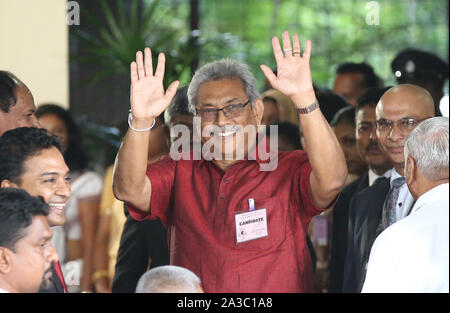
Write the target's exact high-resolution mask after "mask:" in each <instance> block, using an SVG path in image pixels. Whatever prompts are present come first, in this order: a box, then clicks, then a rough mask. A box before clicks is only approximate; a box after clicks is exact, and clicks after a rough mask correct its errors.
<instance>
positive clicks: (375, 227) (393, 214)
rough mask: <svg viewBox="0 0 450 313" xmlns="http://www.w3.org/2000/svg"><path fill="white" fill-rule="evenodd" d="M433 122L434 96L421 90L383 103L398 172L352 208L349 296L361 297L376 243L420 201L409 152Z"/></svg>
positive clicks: (382, 133) (399, 91) (399, 92)
mask: <svg viewBox="0 0 450 313" xmlns="http://www.w3.org/2000/svg"><path fill="white" fill-rule="evenodd" d="M433 116H434V103H433V98H432V97H431V95H430V94H429V93H428V91H426V90H425V89H423V88H421V87H418V86H415V85H409V84H403V85H399V86H395V87H392V88H390V89H389V90H388V91H386V92H385V93H384V94H383V96H382V97H381V99H380V101H379V102H378V104H377V107H376V117H377V122H376V123H377V136H378V143H379V146H380V149H381V150H382V152H383V153H385V154H386V155H387V156H388V158H389V159H390V160H391V162H392V164H393V166H394V168H393V170H392V174H391V177H390V178H389V179H388V178H385V177H382V178H379V179H377V181H376V182H375V183H374V184H373V186H371V187H368V188H366V189H364V190H363V191H361V192H359V193H357V194H356V195H355V196H354V197H353V198H352V200H351V202H350V209H349V225H348V241H347V255H346V260H345V268H344V285H343V292H360V291H361V288H362V284H363V282H364V279H365V273H366V266H367V261H368V258H369V253H370V249H371V247H372V244H373V242H374V241H375V239H376V237H377V236H378V235H379V234H380V233H381V232H382V231H383V230H384V229H386V228H387V227H389V226H390V225H392V224H393V223H395V222H396V221H398V220H400V219H402V218H404V217H405V216H407V215H408V214H409V212H410V210H411V208H412V206H413V202H414V200H413V198H412V196H411V194H410V192H409V190H408V186H407V185H406V183H405V179H404V177H403V174H404V163H405V160H404V151H403V147H404V144H405V140H406V137H407V136H408V134H409V133H410V132H411V131H412V130H413V129H414V128H415V127H416V126H417V125H418V124H419V123H420V122H421V121H423V120H425V119H427V118H430V117H433Z"/></svg>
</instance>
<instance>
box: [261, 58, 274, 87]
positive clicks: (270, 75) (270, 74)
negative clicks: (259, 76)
mask: <svg viewBox="0 0 450 313" xmlns="http://www.w3.org/2000/svg"><path fill="white" fill-rule="evenodd" d="M260 68H261V70H262V71H263V73H264V75H265V76H266V78H267V80H268V81H269V83H270V85H271V86H272V87H273V88H275V85H276V84H277V77H276V76H275V74H274V73H273V72H272V70H271V69H270V68H269V67H268V66H266V65H264V64H261V65H260Z"/></svg>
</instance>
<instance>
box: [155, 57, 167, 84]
mask: <svg viewBox="0 0 450 313" xmlns="http://www.w3.org/2000/svg"><path fill="white" fill-rule="evenodd" d="M165 67H166V57H165V55H164V53H160V54H159V55H158V65H157V66H156V72H155V77H156V78H158V79H160V80H163V79H164V71H165Z"/></svg>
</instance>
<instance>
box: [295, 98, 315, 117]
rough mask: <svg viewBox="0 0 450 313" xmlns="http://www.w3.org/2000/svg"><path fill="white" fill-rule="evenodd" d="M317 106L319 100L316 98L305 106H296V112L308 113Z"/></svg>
mask: <svg viewBox="0 0 450 313" xmlns="http://www.w3.org/2000/svg"><path fill="white" fill-rule="evenodd" d="M318 107H319V102H318V101H317V100H316V101H314V102H313V103H312V104H310V105H308V106H307V107H306V108H297V111H298V114H308V113H311V112H312V111H314V110H315V109H317V108H318Z"/></svg>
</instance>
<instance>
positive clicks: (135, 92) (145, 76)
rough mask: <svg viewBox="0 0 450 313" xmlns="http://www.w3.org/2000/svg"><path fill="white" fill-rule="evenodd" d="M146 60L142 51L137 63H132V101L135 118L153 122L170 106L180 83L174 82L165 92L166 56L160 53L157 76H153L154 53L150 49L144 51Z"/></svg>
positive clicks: (137, 56) (139, 53) (137, 57)
mask: <svg viewBox="0 0 450 313" xmlns="http://www.w3.org/2000/svg"><path fill="white" fill-rule="evenodd" d="M144 53H145V60H143V55H142V52H141V51H138V52H137V53H136V62H134V61H133V62H131V66H130V77H131V88H130V100H131V113H132V114H133V118H136V119H141V120H153V119H154V118H156V117H157V116H159V115H160V114H161V113H162V112H163V111H164V110H165V109H166V108H167V107H168V106H169V104H170V102H171V101H172V99H173V97H174V96H175V93H176V91H177V87H178V84H179V82H178V81H174V82H173V83H172V84H170V86H169V88H167V91H166V92H164V87H163V78H164V69H165V62H166V60H165V56H164V54H163V53H160V54H159V56H158V65H157V67H156V71H155V75H153V65H152V53H151V51H150V48H145V49H144Z"/></svg>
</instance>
